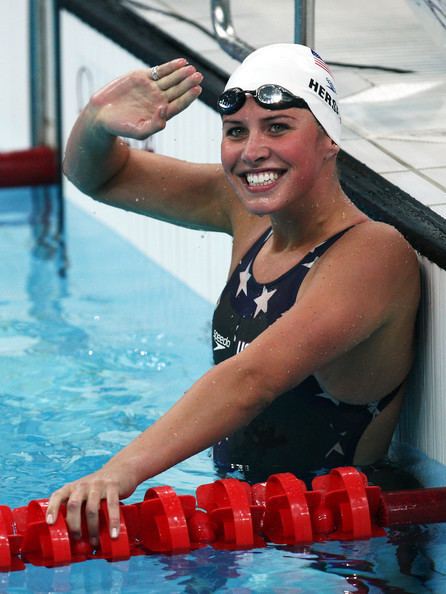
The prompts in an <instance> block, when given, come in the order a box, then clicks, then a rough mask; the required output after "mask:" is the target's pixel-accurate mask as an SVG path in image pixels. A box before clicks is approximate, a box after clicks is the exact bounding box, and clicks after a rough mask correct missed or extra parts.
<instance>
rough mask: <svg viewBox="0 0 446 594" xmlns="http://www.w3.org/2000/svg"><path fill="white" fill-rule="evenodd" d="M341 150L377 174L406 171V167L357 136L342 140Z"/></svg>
mask: <svg viewBox="0 0 446 594" xmlns="http://www.w3.org/2000/svg"><path fill="white" fill-rule="evenodd" d="M342 148H343V149H344V150H345V151H346V152H347V153H349V154H350V155H352V157H355V158H356V159H358V161H361V163H365V164H366V165H367V166H368V167H370V169H373V171H376V172H378V173H385V172H390V171H404V170H405V169H407V167H405V166H404V165H403V164H401V163H400V162H398V161H397V160H396V159H393V158H392V157H391V156H389V155H387V154H386V153H385V152H383V151H381V150H380V149H379V148H378V147H376V146H374V145H373V144H372V143H371V142H369V141H368V140H364V139H363V138H360V137H358V136H357V137H356V139H349V140H348V139H346V140H345V141H344V140H343V141H342Z"/></svg>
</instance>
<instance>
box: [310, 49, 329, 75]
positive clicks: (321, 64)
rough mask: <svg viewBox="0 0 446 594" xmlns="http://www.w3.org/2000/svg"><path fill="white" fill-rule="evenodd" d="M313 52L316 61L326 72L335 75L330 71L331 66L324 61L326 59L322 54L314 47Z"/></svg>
mask: <svg viewBox="0 0 446 594" xmlns="http://www.w3.org/2000/svg"><path fill="white" fill-rule="evenodd" d="M311 53H312V54H313V59H314V63H315V64H316V65H317V66H319V67H320V68H323V69H324V70H325V71H326V72H328V74H329V75H330V76H333V75H332V73H331V72H330V68H329V67H328V66H327V64H326V63H325V62H324V60H323V59H322V58H321V57H320V55H319V54H318V53H317V52H315V51H314V50H313V49H312V50H311Z"/></svg>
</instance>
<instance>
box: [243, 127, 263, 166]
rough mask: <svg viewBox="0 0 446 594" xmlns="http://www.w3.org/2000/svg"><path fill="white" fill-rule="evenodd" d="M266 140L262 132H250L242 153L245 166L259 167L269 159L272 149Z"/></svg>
mask: <svg viewBox="0 0 446 594" xmlns="http://www.w3.org/2000/svg"><path fill="white" fill-rule="evenodd" d="M265 140H266V139H265V137H264V135H263V134H261V133H260V132H254V131H250V133H249V135H248V136H247V138H246V140H245V143H244V146H243V151H242V160H243V162H244V163H245V164H247V165H258V164H259V163H261V162H262V161H264V160H265V159H267V158H268V157H269V155H270V149H269V147H268V145H267V143H266V142H265Z"/></svg>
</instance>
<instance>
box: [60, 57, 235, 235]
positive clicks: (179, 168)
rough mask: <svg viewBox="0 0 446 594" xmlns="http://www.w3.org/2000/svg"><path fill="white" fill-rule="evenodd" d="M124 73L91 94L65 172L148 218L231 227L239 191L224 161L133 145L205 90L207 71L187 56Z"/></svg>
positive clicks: (93, 191)
mask: <svg viewBox="0 0 446 594" xmlns="http://www.w3.org/2000/svg"><path fill="white" fill-rule="evenodd" d="M158 74H159V80H157V81H154V80H152V79H151V76H150V70H149V69H147V70H138V71H134V72H131V73H130V74H127V75H125V76H122V77H120V78H118V79H116V80H114V81H112V82H111V83H109V84H108V85H107V86H105V87H104V88H103V89H101V90H100V91H98V92H97V93H96V94H95V95H93V97H92V98H91V99H90V101H89V103H88V105H87V106H86V107H85V109H84V110H83V111H82V113H81V114H80V116H79V118H78V119H77V121H76V123H75V125H74V127H73V130H72V132H71V135H70V138H69V140H68V143H67V148H66V156H65V160H64V172H65V174H66V176H67V177H68V178H69V179H70V180H71V181H72V182H73V183H74V184H75V185H76V186H77V187H78V188H79V189H80V190H82V191H83V192H85V193H86V194H89V195H90V196H92V197H93V198H95V199H96V200H100V201H103V202H106V203H108V204H111V205H113V206H117V207H120V208H123V209H125V210H132V211H135V212H140V213H142V214H146V215H148V216H152V217H155V218H159V219H162V220H167V221H171V222H174V223H177V224H181V225H184V226H188V227H196V228H205V229H214V230H220V231H226V232H231V223H230V214H229V211H230V208H231V203H232V202H233V195H232V191H231V190H230V189H229V186H228V185H227V184H226V181H225V178H224V174H223V172H222V169H221V167H220V165H217V164H215V165H213V164H203V165H201V164H192V163H187V162H185V161H180V160H177V159H172V158H168V157H165V156H162V155H156V154H153V153H150V152H147V151H140V150H135V149H131V148H130V147H129V146H128V144H127V142H126V141H125V140H124V139H125V138H132V139H139V140H141V139H145V138H148V137H149V136H151V135H152V134H155V133H156V132H158V131H160V130H162V129H163V128H164V127H165V126H166V122H168V120H170V119H171V118H172V117H174V116H175V115H177V114H178V113H180V112H181V111H183V110H184V109H186V108H187V107H188V106H189V105H190V104H191V103H192V102H193V101H194V100H195V99H196V98H197V97H198V96H199V95H200V93H201V87H200V83H201V81H202V79H203V76H202V75H201V74H200V73H199V72H197V71H196V70H195V68H194V67H193V66H191V65H188V64H187V62H186V60H184V59H182V58H180V59H178V60H173V61H171V62H168V63H166V64H162V65H160V66H159V67H158Z"/></svg>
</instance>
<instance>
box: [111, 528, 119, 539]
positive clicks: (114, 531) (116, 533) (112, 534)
mask: <svg viewBox="0 0 446 594" xmlns="http://www.w3.org/2000/svg"><path fill="white" fill-rule="evenodd" d="M111 537H112V538H118V529H117V528H112V529H111Z"/></svg>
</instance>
